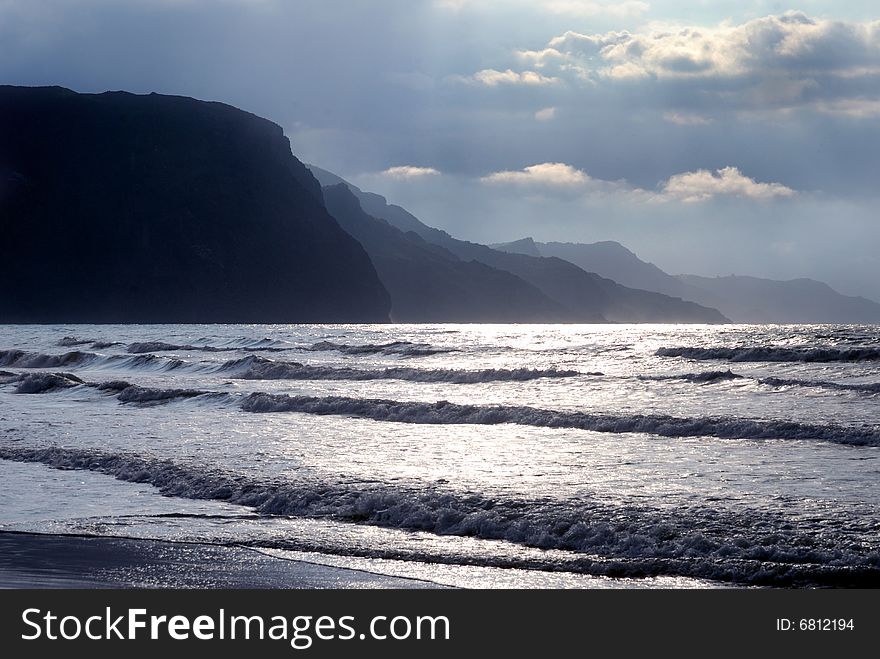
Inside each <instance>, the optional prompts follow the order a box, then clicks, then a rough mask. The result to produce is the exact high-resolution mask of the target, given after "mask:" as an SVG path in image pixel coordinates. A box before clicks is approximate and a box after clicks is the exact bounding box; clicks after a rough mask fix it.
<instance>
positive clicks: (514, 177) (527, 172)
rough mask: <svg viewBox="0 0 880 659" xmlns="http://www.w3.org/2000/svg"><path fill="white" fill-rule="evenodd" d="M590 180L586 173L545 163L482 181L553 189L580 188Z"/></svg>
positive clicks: (496, 174)
mask: <svg viewBox="0 0 880 659" xmlns="http://www.w3.org/2000/svg"><path fill="white" fill-rule="evenodd" d="M590 180H591V179H590V177H589V176H588V175H587V174H586V173H585V172H582V171H581V170H579V169H575V168H574V167H572V166H571V165H566V164H565V163H561V162H544V163H541V164H538V165H531V166H529V167H525V168H523V169H521V170H517V171H503V172H495V173H493V174H489V175H488V176H484V177H482V178H481V179H480V181H482V182H483V183H502V184H514V185H527V186H552V187H573V186H580V185H584V184H586V183H588V182H589V181H590Z"/></svg>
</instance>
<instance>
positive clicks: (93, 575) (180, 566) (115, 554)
mask: <svg viewBox="0 0 880 659" xmlns="http://www.w3.org/2000/svg"><path fill="white" fill-rule="evenodd" d="M432 587H436V585H435V584H432V583H430V582H426V581H419V580H416V579H402V578H397V577H390V576H387V575H381V574H372V573H370V572H364V571H360V570H349V569H344V568H335V567H327V566H324V565H315V564H313V563H307V562H303V561H292V560H285V559H281V558H275V557H271V556H266V555H265V554H261V553H259V552H256V551H253V550H250V549H246V548H242V547H223V546H218V545H208V544H195V543H192V544H190V543H179V542H162V541H156V540H131V539H125V538H98V537H84V536H66V535H39V534H31V533H10V532H0V588H432Z"/></svg>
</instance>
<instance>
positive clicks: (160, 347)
mask: <svg viewBox="0 0 880 659" xmlns="http://www.w3.org/2000/svg"><path fill="white" fill-rule="evenodd" d="M290 349H291V348H281V347H273V346H268V345H266V346H212V345H189V344H177V343H166V342H165V341H141V342H138V343H130V344H129V345H128V348H127V349H126V350H127V352H129V353H131V354H134V355H138V354H142V353H148V352H172V351H176V352H179V351H186V352H255V351H258V350H259V351H261V352H283V351H286V350H290Z"/></svg>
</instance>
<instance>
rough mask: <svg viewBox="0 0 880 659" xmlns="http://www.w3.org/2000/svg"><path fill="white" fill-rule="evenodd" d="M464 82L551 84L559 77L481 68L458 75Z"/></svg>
mask: <svg viewBox="0 0 880 659" xmlns="http://www.w3.org/2000/svg"><path fill="white" fill-rule="evenodd" d="M458 79H459V80H463V81H464V82H469V83H474V84H478V85H485V86H487V87H498V86H499V85H527V86H532V87H534V86H539V85H553V84H556V83H558V82H560V80H559V78H554V77H549V76H545V75H542V74H541V73H538V72H537V71H520V72H517V71H514V70H512V69H507V70H506V71H498V70H496V69H483V70H482V71H477V72H476V73H475V74H473V75H472V76H466V77H463V78H462V77H459V78H458Z"/></svg>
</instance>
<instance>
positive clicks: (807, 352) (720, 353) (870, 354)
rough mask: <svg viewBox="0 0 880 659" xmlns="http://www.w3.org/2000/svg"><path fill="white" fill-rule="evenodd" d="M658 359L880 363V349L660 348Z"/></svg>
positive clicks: (771, 347)
mask: <svg viewBox="0 0 880 659" xmlns="http://www.w3.org/2000/svg"><path fill="white" fill-rule="evenodd" d="M656 354H657V356H659V357H685V358H687V359H697V360H716V359H717V360H725V361H730V362H861V361H877V360H880V348H806V347H805V348H784V347H778V346H753V347H741V348H695V347H678V348H660V349H659V350H657V352H656Z"/></svg>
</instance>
